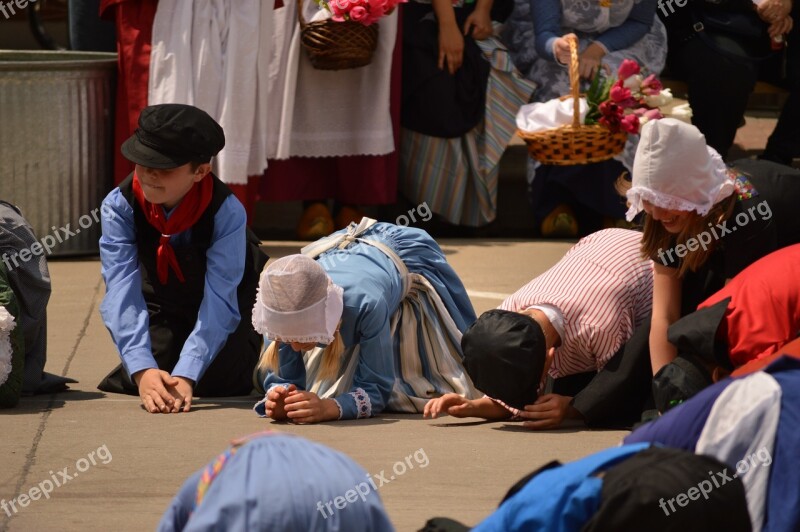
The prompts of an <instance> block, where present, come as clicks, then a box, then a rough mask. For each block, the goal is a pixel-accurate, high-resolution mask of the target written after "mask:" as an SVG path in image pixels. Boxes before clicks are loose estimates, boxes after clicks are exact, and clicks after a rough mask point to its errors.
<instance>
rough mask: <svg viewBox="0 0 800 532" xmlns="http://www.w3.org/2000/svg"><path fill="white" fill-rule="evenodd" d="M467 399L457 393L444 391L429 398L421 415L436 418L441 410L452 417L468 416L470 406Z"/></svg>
mask: <svg viewBox="0 0 800 532" xmlns="http://www.w3.org/2000/svg"><path fill="white" fill-rule="evenodd" d="M471 406H472V405H471V404H470V401H469V399H466V398H464V397H462V396H460V395H458V394H457V393H446V394H444V395H443V396H441V397H437V398H436V399H431V400H430V401H428V403H427V404H426V405H425V409H424V410H423V411H422V415H423V417H430V418H432V419H436V418H437V417H438V416H439V414H441V413H442V412H444V413H446V414H449V415H451V416H453V417H470V414H471V411H470V410H471V409H470V407H471Z"/></svg>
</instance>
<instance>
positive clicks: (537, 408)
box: [519, 393, 580, 430]
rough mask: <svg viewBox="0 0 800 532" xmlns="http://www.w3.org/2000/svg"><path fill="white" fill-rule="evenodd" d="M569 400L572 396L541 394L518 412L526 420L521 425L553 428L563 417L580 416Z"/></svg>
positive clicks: (531, 427) (534, 427)
mask: <svg viewBox="0 0 800 532" xmlns="http://www.w3.org/2000/svg"><path fill="white" fill-rule="evenodd" d="M571 402H572V397H567V396H564V395H557V394H554V393H549V394H546V395H543V396H541V397H539V398H538V399H537V400H536V401H535V402H534V403H533V404H532V405H527V406H526V407H525V409H524V410H522V411H521V412H520V414H519V415H520V417H521V418H523V419H526V420H528V421H525V422H524V423H523V424H522V426H523V427H526V428H529V429H534V430H536V429H554V428H556V427H558V426H559V425H561V422H562V421H564V420H565V419H567V418H571V417H578V416H580V414H578V411H577V410H575V409H574V408H573V407H572V405H571V404H570V403H571Z"/></svg>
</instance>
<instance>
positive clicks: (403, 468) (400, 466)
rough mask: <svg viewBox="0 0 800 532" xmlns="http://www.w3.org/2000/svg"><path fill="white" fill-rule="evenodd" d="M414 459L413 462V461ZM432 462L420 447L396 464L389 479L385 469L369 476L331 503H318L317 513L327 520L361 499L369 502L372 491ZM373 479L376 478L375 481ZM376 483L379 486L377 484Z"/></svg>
mask: <svg viewBox="0 0 800 532" xmlns="http://www.w3.org/2000/svg"><path fill="white" fill-rule="evenodd" d="M412 459H413V461H412ZM428 464H430V460H429V459H428V455H427V454H425V449H423V448H422V447H420V448H419V449H417V450H416V451H414V452H413V453H411V454H410V455H408V456H406V457H405V459H404V460H399V461H397V462H395V463H394V465H393V466H392V469H391V471H390V473H389V476H388V477H387V476H386V475H387V473H386V470H385V469H382V470H381V472H380V473H378V474H377V475H367V476H366V479H365V480H364V482H359V483H358V484H356V485H355V486H353V489H349V490H347V491H346V492H344V493H343V494H342V495H339V496H338V497H334V498H333V500H330V501H327V502H325V501H318V502H317V511H319V513H321V514H322V517H323V518H325V519H327V518H329V517H330V516H332V515H333V514H334V513H335V512H336V510H344V509H345V508H347V505H348V504H351V503H354V502H356V501H358V499H359V498H360V499H361V501H362V502H365V501H366V500H367V495H369V494H370V493H371V492H372V491H378V490H379V489H380V488H381V487H382V486H384V485H386V484H388V483H390V482H391V481H393V480H395V479H396V478H397V477H399V476H402V475H405V474H406V472H407V471H411V470H412V469H414V466H415V465H417V466H419V468H420V469H424V468H426V467H428ZM392 473H393V474H392ZM372 477H375V478H374V479H373V478H372ZM376 481H377V482H378V484H376Z"/></svg>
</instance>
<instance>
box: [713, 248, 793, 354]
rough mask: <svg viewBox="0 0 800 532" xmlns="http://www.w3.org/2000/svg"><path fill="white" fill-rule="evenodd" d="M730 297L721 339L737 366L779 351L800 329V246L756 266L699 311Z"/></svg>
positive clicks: (784, 250) (749, 267)
mask: <svg viewBox="0 0 800 532" xmlns="http://www.w3.org/2000/svg"><path fill="white" fill-rule="evenodd" d="M728 297H730V298H731V301H730V303H728V309H727V311H726V312H725V317H724V318H723V320H722V323H720V326H719V329H717V338H718V339H720V340H722V341H724V342H726V343H727V345H728V356H729V357H730V360H731V363H733V365H734V367H738V366H741V365H743V364H746V363H747V362H749V361H751V360H756V359H759V358H763V357H766V356H769V355H771V354H773V353H775V352H776V351H777V350H778V349H780V348H781V347H782V346H783V345H785V344H787V343H788V342H790V341H792V340H794V339H795V338H797V336H798V330H800V244H795V245H793V246H789V247H785V248H782V249H779V250H778V251H775V252H773V253H770V254H769V255H767V256H766V257H763V258H761V259H759V260H758V261H756V262H754V263H753V264H751V265H750V266H748V267H747V268H745V269H744V270H742V272H741V273H739V274H738V275H737V276H736V277H734V278H733V279H732V280H731V282H729V283H728V284H727V285H726V286H725V287H724V288H723V289H722V290H720V291H719V292H717V293H716V294H714V295H713V296H711V297H709V298H708V299H706V300H705V301H704V302H703V303H701V304H700V305H699V306H698V309H700V308H704V307H710V306H711V305H714V304H715V303H719V302H720V301H722V300H724V299H726V298H728Z"/></svg>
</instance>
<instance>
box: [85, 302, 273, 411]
mask: <svg viewBox="0 0 800 532" xmlns="http://www.w3.org/2000/svg"><path fill="white" fill-rule="evenodd" d="M147 310H148V313H149V315H150V342H151V347H152V349H153V357H154V358H155V359H156V363H157V364H158V369H162V370H164V371H167V372H170V373H171V372H172V370H173V369H174V368H175V365H176V364H177V363H178V359H179V358H180V353H181V349H182V348H183V344H184V343H185V342H186V339H187V338H188V337H189V333H190V332H191V331H192V329H193V328H194V325H195V319H196V316H197V313H196V312H195V313H194V314H192V313H187V312H185V311H184V312H180V311H179V310H178V309H165V308H163V307H162V306H160V305H158V304H155V303H152V302H149V303H148V305H147ZM261 341H262V340H261V336H260V335H259V334H258V333H257V332H255V331H254V330H253V326H252V324H251V323H250V316H249V313H248V314H247V315H245V314H242V320H241V321H240V322H239V326H238V327H237V329H236V330H235V331H234V332H233V333H231V334H230V335H229V336H228V340H227V342H226V343H225V345H224V346H223V347H222V349H221V350H220V352H219V353H218V354H217V356H216V358H214V360H213V362H211V365H210V366H209V367H208V369H207V370H206V372H205V373H204V374H203V376H202V377H200V381H199V382H197V383H195V387H194V394H195V395H197V396H201V397H225V396H233V395H248V394H249V393H250V392H251V390H252V389H253V370H254V369H255V365H256V363H257V362H258V357H259V354H260V352H261ZM97 387H98V389H100V390H102V391H104V392H109V393H125V394H129V395H139V390H138V387H137V386H136V384H135V383H134V382H133V381H132V380H131V378H130V376H129V375H128V372H127V371H126V370H125V368H124V367H122V364H120V365H119V366H117V367H116V368H114V370H113V371H111V373H109V374H108V376H106V378H104V379H103V381H102V382H101V383H100V384H99V385H98V386H97Z"/></svg>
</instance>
